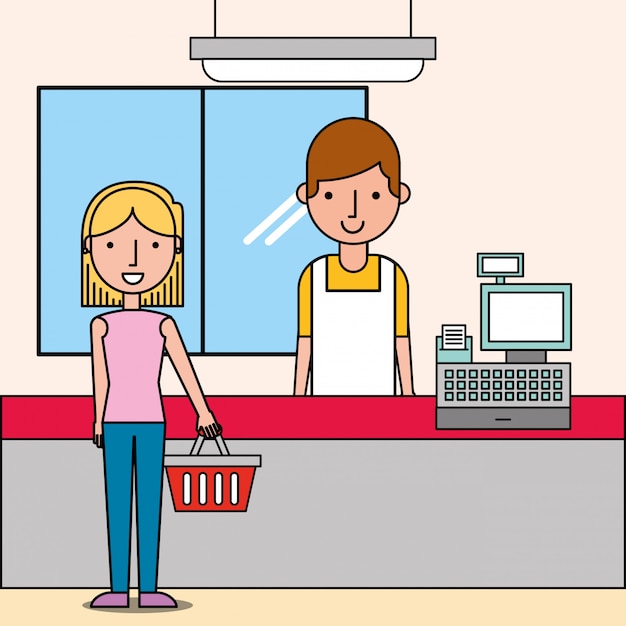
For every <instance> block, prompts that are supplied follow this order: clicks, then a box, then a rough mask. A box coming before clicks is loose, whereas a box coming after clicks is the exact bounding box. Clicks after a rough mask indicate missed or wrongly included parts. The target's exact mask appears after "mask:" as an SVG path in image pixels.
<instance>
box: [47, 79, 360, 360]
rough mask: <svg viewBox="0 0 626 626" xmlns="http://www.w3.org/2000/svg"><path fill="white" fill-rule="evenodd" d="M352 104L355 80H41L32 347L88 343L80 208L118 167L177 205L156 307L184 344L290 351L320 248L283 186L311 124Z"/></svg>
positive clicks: (91, 311) (299, 175)
mask: <svg viewBox="0 0 626 626" xmlns="http://www.w3.org/2000/svg"><path fill="white" fill-rule="evenodd" d="M366 106H367V90H366V89H365V88H313V89H311V88H302V89H300V88H291V89H283V88H262V89H257V88H210V89H197V88H173V89H160V88H146V89H141V88H128V89H125V88H111V89H84V88H77V89H68V88H41V89H40V90H39V172H38V173H39V221H38V228H39V284H38V290H39V315H38V350H39V353H40V354H42V355H46V354H86V353H88V352H89V351H90V340H89V322H90V320H91V318H92V317H93V316H95V315H97V314H98V313H99V312H101V311H103V310H104V309H98V308H82V307H81V305H80V247H81V245H80V244H81V242H80V228H81V223H82V217H83V213H84V211H85V208H86V207H87V204H88V203H89V201H90V200H91V198H92V197H93V195H94V194H95V193H96V192H97V191H98V190H100V189H101V188H103V187H105V186H107V185H109V184H111V183H113V182H118V181H124V180H147V181H154V182H156V183H159V184H161V185H164V186H165V187H167V188H168V189H169V190H170V191H171V192H172V193H173V195H174V197H175V199H176V200H177V201H179V202H181V203H182V204H183V206H184V210H185V226H184V251H185V252H184V254H185V258H184V285H185V304H184V307H180V308H176V309H169V312H170V313H172V314H173V315H174V316H175V318H176V321H177V324H178V325H179V327H180V329H181V332H182V334H183V338H184V340H185V343H186V345H187V348H188V350H189V351H190V352H191V353H202V354H277V353H291V352H293V351H294V349H295V341H296V309H297V281H298V277H299V275H300V272H301V271H302V269H303V268H304V266H305V265H306V264H307V263H308V262H309V261H311V260H312V259H313V258H315V257H317V256H319V255H320V254H324V253H327V252H329V251H332V250H333V249H334V246H333V243H332V242H331V241H329V240H328V239H326V238H325V237H324V236H323V235H321V234H320V233H319V232H318V231H317V230H316V228H315V227H314V226H313V225H312V223H311V222H310V219H309V218H308V216H307V215H306V211H305V210H304V208H303V207H302V206H301V205H300V203H299V202H297V200H296V199H295V196H294V195H293V194H294V192H295V190H296V187H297V185H298V184H299V183H301V182H303V181H304V178H305V159H306V151H307V149H308V146H309V144H310V142H311V140H312V139H313V137H314V136H315V134H316V133H317V132H318V131H319V130H320V129H321V128H322V127H323V126H324V125H326V124H327V123H329V122H331V121H332V120H334V119H338V118H341V117H348V116H356V117H365V116H366V114H367V110H366ZM274 218H275V219H274ZM272 220H273V221H272ZM270 222H271V223H270Z"/></svg>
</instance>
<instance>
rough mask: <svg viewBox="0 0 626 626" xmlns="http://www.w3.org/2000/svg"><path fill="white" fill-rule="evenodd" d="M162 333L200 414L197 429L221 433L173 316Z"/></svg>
mask: <svg viewBox="0 0 626 626" xmlns="http://www.w3.org/2000/svg"><path fill="white" fill-rule="evenodd" d="M161 333H162V334H163V336H164V337H165V349H166V350H167V353H168V354H169V356H170V360H171V361H172V365H173V366H174V369H175V370H176V373H177V374H178V377H179V378H180V381H181V382H182V384H183V387H184V388H185V391H186V392H187V395H188V396H189V399H190V400H191V404H192V405H193V408H194V409H195V410H196V414H197V416H198V423H197V430H198V431H200V432H202V433H203V434H204V435H205V436H207V437H215V436H216V435H219V434H220V432H221V427H220V425H219V424H218V423H217V421H216V419H215V416H214V415H213V413H212V412H211V409H209V407H208V405H207V403H206V399H205V397H204V394H203V393H202V388H201V387H200V382H199V381H198V377H197V376H196V372H195V370H194V369H193V365H192V364H191V360H190V359H189V355H188V354H187V350H186V349H185V345H184V343H183V340H182V338H181V336H180V333H179V332H178V327H177V326H176V322H174V320H173V319H172V318H171V317H167V318H165V319H164V320H163V322H162V323H161Z"/></svg>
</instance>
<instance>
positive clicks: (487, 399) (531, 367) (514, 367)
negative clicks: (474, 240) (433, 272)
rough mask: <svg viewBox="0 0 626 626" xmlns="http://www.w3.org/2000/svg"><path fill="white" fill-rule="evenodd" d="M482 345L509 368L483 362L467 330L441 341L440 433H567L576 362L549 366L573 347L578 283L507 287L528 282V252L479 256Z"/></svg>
mask: <svg viewBox="0 0 626 626" xmlns="http://www.w3.org/2000/svg"><path fill="white" fill-rule="evenodd" d="M477 266H478V274H477V275H478V276H479V277H493V278H495V282H494V283H483V284H481V285H480V347H481V350H483V351H489V350H492V351H497V350H499V351H504V353H505V360H504V361H503V362H485V363H476V362H473V359H472V337H471V336H467V334H466V332H465V326H464V325H462V324H450V325H443V327H442V335H441V336H439V337H437V343H436V354H437V388H436V398H437V410H436V416H437V417H436V419H437V428H439V429H494V428H510V429H544V428H547V429H568V428H570V425H571V364H570V363H567V362H552V361H550V362H548V359H547V353H548V352H549V351H568V350H571V345H572V323H571V320H572V285H571V284H565V283H563V284H556V283H524V282H507V279H509V278H518V277H523V275H524V255H523V254H522V253H479V254H478V255H477Z"/></svg>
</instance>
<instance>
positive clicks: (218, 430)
mask: <svg viewBox="0 0 626 626" xmlns="http://www.w3.org/2000/svg"><path fill="white" fill-rule="evenodd" d="M196 430H197V431H198V432H199V433H200V434H201V435H204V436H205V437H208V438H209V439H215V437H217V436H218V435H221V434H222V427H221V426H220V424H218V423H217V420H216V419H215V416H214V415H213V413H212V412H211V410H210V409H208V408H207V410H206V411H203V412H202V415H199V416H198V423H197V425H196Z"/></svg>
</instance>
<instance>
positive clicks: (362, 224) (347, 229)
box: [341, 220, 365, 235]
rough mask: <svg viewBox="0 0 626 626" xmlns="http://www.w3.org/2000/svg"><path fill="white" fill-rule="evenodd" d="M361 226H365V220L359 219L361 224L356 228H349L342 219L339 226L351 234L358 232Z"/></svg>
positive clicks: (361, 228)
mask: <svg viewBox="0 0 626 626" xmlns="http://www.w3.org/2000/svg"><path fill="white" fill-rule="evenodd" d="M363 226H365V220H361V225H360V226H359V227H358V228H357V229H356V230H350V229H349V228H346V225H345V224H344V223H343V220H341V228H343V229H344V230H345V231H346V232H347V233H350V234H351V235H356V234H357V233H360V232H361V231H362V230H363Z"/></svg>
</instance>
